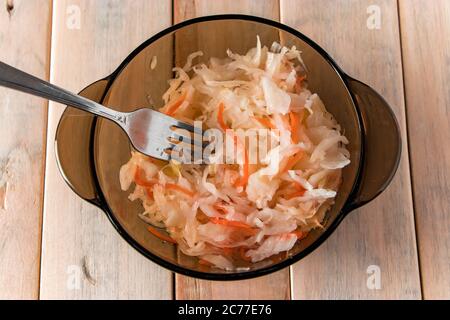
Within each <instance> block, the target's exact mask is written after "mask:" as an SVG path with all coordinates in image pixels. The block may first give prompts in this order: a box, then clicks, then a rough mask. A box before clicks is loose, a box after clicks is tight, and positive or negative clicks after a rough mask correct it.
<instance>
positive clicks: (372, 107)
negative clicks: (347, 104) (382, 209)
mask: <svg viewBox="0 0 450 320" xmlns="http://www.w3.org/2000/svg"><path fill="white" fill-rule="evenodd" d="M347 83H348V85H349V87H350V91H351V93H352V95H353V97H354V100H355V102H356V104H357V107H358V108H359V110H360V113H361V118H362V126H361V129H362V132H363V146H364V148H363V150H364V151H363V161H362V167H361V180H360V184H359V187H358V189H357V190H356V192H355V193H354V194H355V197H354V198H353V200H352V201H351V202H350V204H349V206H348V209H347V210H348V212H350V211H352V210H354V209H356V208H358V207H360V206H362V205H364V204H365V203H367V202H369V201H371V200H373V199H374V198H376V197H377V196H378V195H379V194H380V193H381V192H383V190H384V189H386V187H387V186H388V185H389V183H390V182H391V180H392V178H393V177H394V175H395V172H396V171H397V168H398V165H399V161H400V155H401V144H402V142H401V136H400V129H399V126H398V122H397V119H396V118H395V115H394V112H393V111H392V109H391V108H390V107H389V105H388V103H387V102H386V100H384V99H383V97H382V96H381V95H379V94H378V93H377V92H376V91H375V90H373V89H372V88H371V87H369V86H368V85H366V84H364V83H362V82H360V81H358V80H355V79H353V78H351V77H347Z"/></svg>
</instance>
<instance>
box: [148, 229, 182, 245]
mask: <svg viewBox="0 0 450 320" xmlns="http://www.w3.org/2000/svg"><path fill="white" fill-rule="evenodd" d="M147 230H148V231H149V232H150V233H151V234H153V235H154V236H156V237H158V238H159V239H161V240H162V241H166V242H170V243H174V244H176V243H177V242H176V241H175V240H173V239H172V238H171V237H169V236H166V235H165V234H162V233H160V232H159V231H157V230H156V229H155V228H152V227H150V226H147Z"/></svg>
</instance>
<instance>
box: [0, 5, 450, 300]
mask: <svg viewBox="0 0 450 320" xmlns="http://www.w3.org/2000/svg"><path fill="white" fill-rule="evenodd" d="M0 2H2V1H0ZM220 13H243V14H249V15H256V16H263V17H266V18H269V19H272V20H280V21H281V22H283V23H285V24H288V25H290V26H292V27H294V28H296V29H297V30H299V31H300V32H302V33H304V34H306V35H307V36H309V37H310V38H311V39H312V40H314V41H316V42H317V43H318V44H319V45H321V46H322V47H323V48H324V49H325V50H327V51H328V52H329V53H330V54H331V56H332V57H333V58H334V59H335V60H336V61H337V63H338V64H339V65H340V66H341V67H342V68H343V69H344V70H345V71H346V72H348V73H349V74H350V75H351V76H354V77H355V78H357V79H359V80H362V81H363V82H365V83H367V84H368V85H370V86H372V87H373V88H374V89H376V90H377V91H378V92H379V93H380V94H381V95H383V96H384V97H385V98H386V100H387V101H388V102H389V104H390V105H391V106H392V108H393V109H394V112H395V114H396V116H397V119H398V121H399V124H400V127H401V133H402V140H403V149H402V159H401V163H400V167H399V170H398V172H397V174H396V176H395V178H394V180H393V182H392V184H391V185H390V186H389V187H388V189H387V190H386V191H385V192H384V193H383V194H382V195H381V196H380V197H378V198H377V199H376V200H374V201H373V202H371V203H369V204H368V205H366V206H364V207H363V208H361V209H358V210H356V211H355V212H352V213H351V214H350V215H349V216H348V217H347V218H346V219H345V220H344V222H343V223H342V225H341V226H339V228H338V230H337V231H336V232H335V233H334V234H333V235H332V236H331V237H330V238H329V239H328V240H327V242H326V243H325V244H323V245H322V246H321V247H320V248H318V249H317V250H316V251H315V252H313V253H312V254H311V255H309V256H308V257H306V258H305V259H303V260H302V261H300V262H298V263H297V264H295V265H294V266H292V267H291V268H290V269H285V270H281V271H280V272H277V273H275V274H272V275H269V276H265V277H261V278H257V279H252V280H245V281H236V282H213V281H204V280H198V279H193V278H188V277H184V276H180V275H173V274H172V273H171V272H169V271H167V270H165V269H163V268H161V267H159V266H157V265H156V264H154V263H152V262H150V261H149V260H147V259H146V258H144V257H143V256H141V255H140V254H138V253H137V252H136V251H135V250H134V249H133V248H131V247H130V246H129V245H128V244H127V243H126V242H125V241H124V240H122V238H121V237H120V236H119V235H118V234H117V232H116V231H115V230H114V228H113V227H112V225H111V224H110V223H109V221H108V219H107V218H106V216H105V215H104V214H103V213H102V211H101V210H99V209H97V208H96V207H94V206H92V205H90V204H88V203H87V202H84V201H83V200H81V199H80V198H79V197H78V196H77V195H75V194H74V193H73V191H72V190H70V188H69V187H68V186H67V185H66V183H65V182H64V181H63V179H62V177H61V174H60V172H59V170H58V168H57V163H56V160H55V148H54V137H55V131H56V127H57V124H58V121H59V118H60V116H61V114H62V112H63V110H64V106H62V105H60V104H56V103H50V104H49V107H48V112H47V105H48V103H47V102H46V101H44V100H42V99H39V98H35V97H31V96H28V95H25V94H22V93H17V92H14V91H11V90H7V89H3V88H0V136H1V137H2V138H1V144H0V299H5V298H6V299H12V298H19V299H21V298H22V299H37V298H41V299H94V298H97V299H128V298H134V299H173V298H176V299H240V300H246V299H290V298H293V299H319V298H320V299H398V298H402V299H420V298H424V299H449V298H450V247H449V243H450V239H449V237H450V201H449V194H450V183H449V179H448V178H449V177H450V151H449V148H447V147H446V145H447V144H448V137H449V132H450V115H449V114H450V111H449V105H450V90H449V89H448V83H449V82H450V42H449V39H450V1H448V0H433V1H429V0H338V1H329V0H236V1H235V0H161V1H160V0H55V1H51V0H3V2H2V4H0V61H4V62H6V63H8V64H11V65H13V66H16V67H18V68H21V69H23V70H25V71H27V72H29V73H31V74H34V75H36V76H38V77H41V78H44V79H50V80H51V81H52V82H53V83H55V84H57V85H60V86H62V87H65V88H67V89H69V90H72V91H75V92H78V91H80V90H81V89H82V88H83V87H85V86H86V85H88V84H90V83H92V82H93V81H95V80H98V79H100V78H102V77H104V76H106V75H108V74H110V73H111V72H112V71H113V70H114V69H115V68H116V67H117V66H118V64H119V63H120V62H121V61H122V60H123V59H124V58H125V57H126V56H127V55H128V54H129V52H130V51H131V50H133V49H134V48H136V47H137V46H138V45H139V44H140V43H141V42H142V41H144V40H146V39H147V38H149V37H150V36H152V35H154V34H155V33H156V32H158V31H160V30H162V29H164V28H166V27H168V26H170V25H171V24H172V23H177V22H181V21H183V20H186V19H190V18H194V17H197V16H204V15H210V14H220ZM378 22H379V24H378ZM202 40H203V38H202ZM175 46H176V43H175ZM175 53H176V55H177V54H178V53H179V48H178V47H176V51H175ZM175 58H176V57H175ZM175 61H177V60H176V59H175ZM178 62H179V61H177V63H178ZM47 125H48V127H47ZM44 173H45V178H44ZM44 180H45V181H44ZM24 181H25V183H24ZM41 234H42V236H41ZM41 237H42V243H41ZM378 272H379V275H380V279H381V287H380V288H376V287H372V286H371V284H373V283H372V282H371V279H374V276H376V275H378ZM174 280H175V281H174ZM174 286H175V287H174Z"/></svg>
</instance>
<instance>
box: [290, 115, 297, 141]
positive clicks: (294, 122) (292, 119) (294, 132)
mask: <svg viewBox="0 0 450 320" xmlns="http://www.w3.org/2000/svg"><path fill="white" fill-rule="evenodd" d="M289 120H290V124H291V139H292V142H293V143H294V144H297V143H298V142H299V141H300V137H299V134H298V129H299V127H300V117H299V115H298V114H297V113H294V112H289Z"/></svg>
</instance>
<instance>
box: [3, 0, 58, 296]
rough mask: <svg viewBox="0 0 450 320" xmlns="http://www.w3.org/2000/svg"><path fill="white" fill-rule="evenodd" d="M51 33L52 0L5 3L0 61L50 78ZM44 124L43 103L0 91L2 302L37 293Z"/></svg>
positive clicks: (29, 97) (16, 0)
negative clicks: (31, 28)
mask: <svg viewBox="0 0 450 320" xmlns="http://www.w3.org/2000/svg"><path fill="white" fill-rule="evenodd" d="M31 22H33V32H30V28H29V27H27V26H31ZM50 30H51V1H50V0H45V1H39V2H38V1H26V0H15V1H7V2H6V5H5V1H3V2H2V5H1V6H0V60H1V61H3V62H5V63H8V64H10V65H13V66H15V67H17V68H21V69H23V70H25V71H27V72H29V73H32V74H34V75H36V76H38V77H41V78H44V79H48V72H49V65H50V64H49V52H50ZM46 123H47V101H45V100H43V99H40V98H36V97H32V96H29V95H25V94H23V93H18V92H16V91H12V90H9V89H4V88H1V89H0V136H1V143H0V299H36V298H37V297H38V295H39V265H40V242H41V221H42V195H43V179H44V161H45V132H46Z"/></svg>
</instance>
